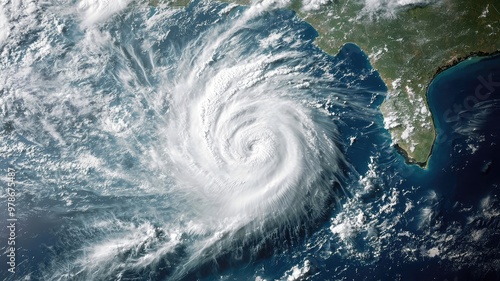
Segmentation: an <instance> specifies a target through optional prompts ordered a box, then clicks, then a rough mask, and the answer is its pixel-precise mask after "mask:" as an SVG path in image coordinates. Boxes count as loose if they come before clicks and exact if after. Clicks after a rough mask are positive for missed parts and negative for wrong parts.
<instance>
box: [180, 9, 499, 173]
mask: <svg viewBox="0 0 500 281" xmlns="http://www.w3.org/2000/svg"><path fill="white" fill-rule="evenodd" d="M176 2H177V1H174V2H173V3H176ZM179 2H180V3H181V5H182V4H184V3H186V2H185V1H179ZM225 2H232V3H237V4H249V1H247V0H226V1H225ZM494 2H495V0H474V1H471V0H441V1H436V2H435V3H433V4H429V5H423V6H422V5H420V6H419V5H414V6H408V7H402V8H400V9H399V10H395V11H387V10H384V9H381V10H379V11H376V12H372V11H368V10H367V9H366V6H365V1H363V0H331V1H330V2H329V3H328V4H325V5H322V6H321V8H320V9H318V10H310V11H306V10H304V7H303V5H302V3H303V2H301V1H298V0H294V2H292V4H291V6H290V8H291V9H293V10H294V11H295V12H296V13H297V15H298V16H299V17H301V18H303V19H304V20H305V21H307V22H308V23H309V24H311V25H312V26H313V27H314V28H315V29H316V30H317V31H318V33H319V36H318V38H317V39H316V44H317V45H318V46H319V47H320V48H321V49H322V50H324V51H325V52H327V53H329V54H331V55H336V54H337V53H338V52H339V50H340V49H341V48H342V46H344V45H345V44H346V43H355V44H357V45H358V46H359V47H361V49H362V50H363V51H364V52H365V53H366V54H367V55H368V56H369V59H370V62H371V64H372V66H373V67H374V68H375V69H376V70H377V71H378V72H379V74H380V76H381V78H382V80H383V81H384V82H385V84H386V85H387V87H388V94H387V97H386V99H385V101H384V103H383V104H382V106H381V111H382V114H383V115H384V125H385V127H386V128H387V129H388V130H389V131H390V133H391V136H392V140H393V144H394V146H395V147H396V148H397V149H398V151H400V152H401V153H402V154H403V155H404V156H405V157H406V158H407V160H408V161H409V162H412V163H418V164H420V165H421V166H424V165H425V164H426V163H427V160H428V158H429V156H430V153H431V150H432V146H433V143H434V139H435V136H436V130H435V128H434V124H433V119H432V116H431V113H430V111H429V108H428V105H427V100H426V93H427V87H428V85H429V84H430V82H431V80H432V79H433V77H434V76H435V75H437V74H438V73H439V72H441V71H443V70H444V69H446V68H448V67H450V66H453V65H455V64H457V63H458V62H460V61H462V60H464V59H466V58H468V57H470V56H472V55H478V54H481V55H485V54H491V53H495V52H498V51H499V50H500V10H499V9H500V3H497V5H496V6H495V3H494ZM174 5H175V4H174ZM497 6H498V7H497Z"/></svg>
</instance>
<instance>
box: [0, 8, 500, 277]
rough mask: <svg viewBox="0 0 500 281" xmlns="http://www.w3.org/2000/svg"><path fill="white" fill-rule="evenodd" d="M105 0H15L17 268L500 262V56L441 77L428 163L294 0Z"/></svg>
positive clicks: (13, 217) (489, 268) (433, 267)
mask: <svg viewBox="0 0 500 281" xmlns="http://www.w3.org/2000/svg"><path fill="white" fill-rule="evenodd" d="M96 3H97V2H92V1H84V2H81V3H80V4H79V6H78V9H73V8H71V9H65V8H62V7H60V6H58V5H52V4H50V3H45V4H41V6H40V7H38V8H36V7H35V8H33V9H21V8H19V7H17V8H16V6H13V5H11V4H9V5H11V6H12V7H11V6H9V9H10V11H11V13H13V14H16V13H17V14H19V15H18V18H19V23H18V24H17V25H16V26H13V27H12V29H11V34H14V35H15V36H10V37H6V39H2V40H4V41H3V42H2V44H3V45H2V49H1V50H2V56H1V63H2V70H3V71H2V73H1V74H0V81H3V84H2V88H1V89H0V93H1V95H0V98H1V109H0V122H1V123H2V126H1V127H0V128H1V129H0V130H1V131H0V144H1V145H0V151H2V154H1V156H0V167H1V169H2V171H4V175H2V179H1V184H2V193H1V194H0V198H2V202H4V206H5V208H4V211H2V212H1V215H0V218H1V221H3V222H4V223H5V225H6V226H7V227H2V228H3V229H4V230H3V231H1V232H0V241H1V242H0V243H1V244H0V245H1V246H0V249H1V251H2V253H5V254H2V257H1V259H0V261H1V264H3V267H4V268H3V269H2V270H1V271H0V277H1V278H2V279H3V280H423V279H436V280H498V279H499V275H498V272H499V269H500V268H499V263H498V260H499V253H500V251H498V249H499V245H498V241H499V234H500V222H499V220H498V216H499V214H500V206H499V202H498V193H499V184H500V173H499V170H500V166H499V163H498V161H499V159H500V158H499V155H500V154H499V153H500V151H499V148H498V143H499V137H500V136H499V135H498V132H499V131H500V130H498V129H499V125H498V124H499V123H498V121H499V115H500V107H499V105H500V100H499V98H498V93H499V92H500V63H499V62H500V56H498V55H497V56H490V57H481V58H479V57H473V58H471V59H468V60H466V61H464V62H462V63H460V64H458V65H456V66H454V67H451V68H449V69H448V70H446V71H444V72H442V73H440V74H439V75H437V76H436V77H435V78H434V79H433V81H432V83H431V84H430V85H429V88H428V94H427V100H428V105H429V108H430V110H431V112H432V114H433V117H434V124H435V126H436V129H437V132H438V135H437V138H436V142H435V145H434V147H433V150H432V154H431V157H430V159H429V162H428V166H427V168H425V169H423V168H421V167H419V166H417V165H413V164H408V163H406V162H405V159H404V158H403V156H401V155H400V154H399V153H398V152H397V151H396V149H395V148H394V147H393V144H392V141H391V136H390V134H389V132H388V131H387V130H386V129H384V123H383V116H382V114H381V113H380V111H379V106H380V105H381V103H382V102H383V100H384V98H385V95H386V92H387V87H386V85H384V83H383V81H382V79H381V78H380V76H379V74H378V73H377V72H376V70H374V69H373V68H372V67H371V66H370V63H369V60H368V58H367V56H366V54H365V53H363V51H362V50H361V49H360V48H359V47H357V46H356V45H355V44H346V45H345V46H344V47H343V48H342V50H340V52H339V54H338V55H336V56H331V55H328V54H326V53H324V52H323V51H322V50H320V49H319V48H318V47H317V46H315V45H314V39H315V38H316V37H317V36H318V33H317V32H316V31H315V30H314V29H313V28H312V27H311V26H310V25H309V24H307V23H306V22H304V21H303V20H301V19H299V18H297V17H296V16H295V14H294V13H293V12H292V11H290V10H287V9H284V8H283V7H281V6H279V3H278V4H276V3H274V4H273V3H270V2H263V3H262V4H261V5H254V6H250V7H243V6H237V5H228V4H221V3H215V2H205V1H194V2H193V3H191V4H190V5H189V6H188V7H187V8H185V9H184V8H183V9H172V8H170V7H167V6H166V5H159V6H157V7H153V6H151V5H149V4H148V3H129V2H126V1H125V2H120V3H114V4H109V3H108V5H111V6H109V7H104V8H106V9H104V8H103V6H100V5H97V4H96ZM99 3H100V2H99ZM113 13H116V15H113ZM8 188H10V189H8ZM9 198H14V199H9ZM14 201H15V204H11V205H9V204H8V203H9V202H11V203H12V202H14ZM9 207H11V209H9ZM10 225H13V228H12V229H14V228H15V230H12V231H11V230H10V228H8V227H9V226H10ZM6 229H7V231H6ZM9 238H11V239H10V240H9ZM9 241H14V242H15V244H12V243H11V242H9ZM9 243H10V244H9ZM11 244H12V245H11ZM11 248H12V249H13V250H12V249H11ZM12 253H14V254H15V258H14V259H13V260H12V255H13V254H12ZM9 262H10V264H9ZM12 268H14V269H13V270H11V271H9V270H8V269H12ZM4 269H5V270H4ZM12 271H15V273H13V272H12Z"/></svg>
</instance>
